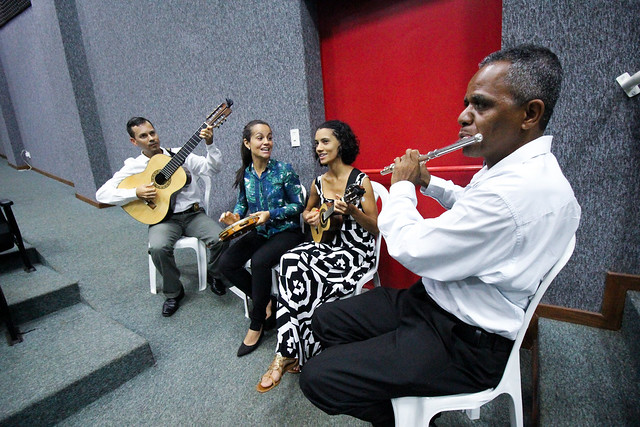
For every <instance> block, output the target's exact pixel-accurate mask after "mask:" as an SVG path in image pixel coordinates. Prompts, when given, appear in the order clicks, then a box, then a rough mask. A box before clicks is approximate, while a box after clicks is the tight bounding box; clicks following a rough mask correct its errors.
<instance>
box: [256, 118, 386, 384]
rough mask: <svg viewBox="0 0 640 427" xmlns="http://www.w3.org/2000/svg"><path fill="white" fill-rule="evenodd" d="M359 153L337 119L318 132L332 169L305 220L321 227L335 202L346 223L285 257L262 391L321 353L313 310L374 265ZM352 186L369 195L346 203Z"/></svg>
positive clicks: (319, 151)
mask: <svg viewBox="0 0 640 427" xmlns="http://www.w3.org/2000/svg"><path fill="white" fill-rule="evenodd" d="M358 152H359V144H358V139H357V138H356V136H355V135H354V134H353V131H352V130H351V128H350V127H349V125H347V124H346V123H344V122H341V121H337V120H332V121H328V122H325V123H323V124H322V125H320V126H319V127H318V129H317V130H316V135H315V154H316V158H317V159H318V161H319V162H320V164H321V165H323V166H327V167H328V168H329V170H328V171H327V172H326V173H324V174H323V175H321V176H319V177H317V178H316V179H315V180H314V182H313V184H312V186H311V191H310V195H309V201H308V203H307V206H306V208H305V210H304V212H303V213H302V216H303V219H304V220H305V222H306V223H307V224H309V225H310V226H311V227H318V226H319V224H320V214H319V210H318V208H319V207H320V206H322V205H323V204H325V203H333V204H334V209H335V210H334V215H333V216H332V217H331V220H332V221H333V220H334V219H335V218H337V217H338V216H340V215H342V219H343V223H342V227H341V228H340V229H339V230H338V232H337V233H336V234H335V236H334V237H333V238H332V239H331V240H329V241H328V242H326V243H316V242H313V241H312V242H308V243H303V244H301V245H298V246H297V247H295V248H294V249H291V250H290V251H288V252H286V253H285V254H284V255H283V256H282V258H280V284H279V296H278V311H277V325H278V344H277V347H276V356H275V358H274V359H273V362H272V363H271V365H270V366H269V369H268V371H267V372H266V373H265V374H264V376H263V377H262V379H261V380H260V382H259V383H258V385H257V386H256V388H257V390H258V391H260V392H266V391H268V390H271V389H272V388H273V387H275V386H276V385H278V383H279V382H280V378H281V377H282V375H283V373H284V372H299V369H300V366H302V365H304V363H305V361H306V360H308V359H309V358H310V357H311V356H313V355H315V354H317V353H318V352H320V350H321V348H320V343H319V342H317V341H316V339H315V337H314V335H313V333H312V331H311V316H312V315H313V312H314V310H315V309H316V308H317V307H318V306H320V305H321V304H324V303H327V302H330V301H334V300H337V299H340V298H343V297H345V296H348V295H351V294H352V293H353V292H354V291H355V288H356V285H357V283H358V281H359V279H360V278H361V277H362V276H364V274H365V273H366V272H367V271H369V269H371V267H372V266H373V264H374V256H375V235H377V234H378V226H377V225H376V221H377V218H378V208H377V206H376V202H375V196H374V194H373V189H372V187H371V182H370V181H369V178H368V177H367V175H366V174H364V173H362V172H360V171H359V170H357V169H355V168H354V167H353V166H351V164H352V163H353V162H354V161H355V159H356V157H357V155H358ZM352 184H355V185H356V186H362V187H363V188H364V195H363V196H361V197H358V198H357V200H355V201H354V202H353V203H346V202H345V201H343V200H342V197H343V196H344V195H345V191H346V189H347V188H348V187H349V186H351V185H352ZM338 219H339V218H338Z"/></svg>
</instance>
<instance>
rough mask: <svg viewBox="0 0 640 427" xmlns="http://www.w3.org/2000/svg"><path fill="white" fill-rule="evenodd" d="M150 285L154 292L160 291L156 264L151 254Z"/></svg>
mask: <svg viewBox="0 0 640 427" xmlns="http://www.w3.org/2000/svg"><path fill="white" fill-rule="evenodd" d="M149 286H150V288H151V293H152V294H157V293H158V287H157V285H156V265H155V264H154V263H153V260H152V259H151V255H149Z"/></svg>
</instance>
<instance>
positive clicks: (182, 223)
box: [96, 117, 225, 317]
mask: <svg viewBox="0 0 640 427" xmlns="http://www.w3.org/2000/svg"><path fill="white" fill-rule="evenodd" d="M127 132H128V133H129V136H130V141H131V144H133V145H135V146H136V147H138V148H140V150H141V151H142V153H141V154H140V155H139V156H138V157H135V158H133V157H132V158H128V159H127V160H125V162H124V166H123V167H122V169H120V170H119V171H118V172H116V173H115V174H114V175H113V178H111V179H110V180H108V181H107V182H106V183H105V184H104V185H103V186H102V187H100V188H99V189H98V191H97V192H96V200H98V201H99V202H101V203H108V204H112V205H118V206H123V205H126V204H128V203H130V202H133V201H136V200H142V201H144V202H145V203H148V204H152V203H153V202H154V199H156V197H157V195H158V188H156V186H154V185H153V183H151V182H148V183H144V184H141V185H138V186H137V187H135V188H119V185H120V183H121V182H122V181H123V180H124V179H125V178H127V177H130V176H132V175H135V174H140V173H142V172H143V171H144V170H145V168H146V167H147V165H148V163H149V160H150V159H151V158H152V157H153V156H155V155H157V154H164V155H168V156H173V155H174V154H175V151H177V150H174V151H171V150H167V149H165V148H162V147H161V146H160V138H159V137H158V134H157V132H156V130H155V128H154V127H153V125H152V124H151V122H150V121H149V120H147V119H145V118H144V117H133V118H131V119H130V120H129V121H128V122H127ZM199 138H202V139H204V140H205V146H206V149H207V156H206V157H203V156H199V155H195V154H193V153H191V154H189V155H188V156H187V157H186V159H185V161H184V164H183V166H182V167H183V168H184V169H185V171H186V173H187V175H190V178H191V179H189V180H187V183H186V184H185V186H184V187H182V188H181V189H180V190H178V191H176V193H175V194H174V196H175V197H174V198H173V199H172V200H173V204H172V205H171V207H170V208H169V210H168V214H167V216H166V217H165V218H164V219H163V220H161V221H160V222H158V223H157V224H152V225H150V226H149V253H150V255H151V258H152V260H153V262H154V264H155V266H156V268H157V269H158V271H159V272H160V274H161V275H162V291H163V293H164V296H165V297H166V300H165V302H164V304H163V307H162V315H163V316H165V317H169V316H171V315H173V314H174V313H175V312H176V311H177V310H178V308H179V304H180V300H181V299H182V298H183V297H184V288H183V287H182V283H181V282H180V272H179V270H178V268H177V266H176V263H175V259H174V256H173V249H174V245H175V243H176V241H177V240H178V239H179V238H180V237H182V236H193V237H197V238H198V239H200V240H202V241H204V243H205V244H206V245H207V247H208V248H209V249H210V251H211V253H210V257H209V264H208V274H207V277H208V280H209V283H210V285H211V290H212V291H213V292H214V293H217V294H219V295H222V294H223V293H224V288H221V289H222V291H220V288H218V286H216V278H219V277H220V274H219V273H218V268H217V262H218V259H219V257H220V254H221V253H222V249H223V246H224V245H225V244H224V243H223V242H220V241H219V239H218V234H219V233H220V231H221V227H220V225H219V224H218V223H217V222H216V221H214V220H213V219H211V218H210V217H208V216H207V215H206V213H205V211H204V208H203V206H205V205H206V204H207V203H208V202H209V201H208V200H203V194H202V191H201V189H200V187H199V186H198V184H197V179H198V178H202V179H211V177H212V176H213V175H214V174H215V173H218V172H219V171H220V167H221V165H222V161H221V159H222V154H221V152H220V150H219V149H218V147H216V145H215V144H214V143H213V127H212V126H204V127H203V128H202V130H200V132H199Z"/></svg>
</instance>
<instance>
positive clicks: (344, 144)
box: [313, 120, 360, 165]
mask: <svg viewBox="0 0 640 427" xmlns="http://www.w3.org/2000/svg"><path fill="white" fill-rule="evenodd" d="M318 129H331V130H332V131H333V134H334V135H335V137H336V139H337V140H338V142H339V143H340V146H339V147H338V156H340V158H341V159H342V162H343V163H344V164H347V165H350V164H351V163H353V162H355V160H356V157H358V153H360V141H359V140H358V137H357V136H356V135H355V134H354V133H353V131H352V130H351V127H350V126H349V125H348V124H346V123H345V122H342V121H340V120H329V121H326V122H324V123H322V124H321V125H320V126H318V127H317V128H316V132H317V131H318ZM315 148H316V147H315V144H314V147H313V153H314V155H315V157H316V160H319V157H318V153H317V152H316V150H315Z"/></svg>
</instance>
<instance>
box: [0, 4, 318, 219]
mask: <svg viewBox="0 0 640 427" xmlns="http://www.w3.org/2000/svg"><path fill="white" fill-rule="evenodd" d="M32 4H33V6H32V7H31V8H29V9H28V10H27V11H26V12H25V13H23V14H21V15H20V16H19V17H18V18H17V19H15V20H13V21H11V22H10V23H9V24H8V25H6V26H5V27H3V28H2V30H0V64H1V65H2V68H0V83H3V84H0V94H3V95H4V92H8V95H9V96H8V97H5V96H3V102H2V103H0V106H1V107H2V112H3V114H2V115H3V119H4V120H3V121H4V123H2V122H0V125H2V126H0V127H1V129H0V142H1V144H0V146H1V147H2V151H0V152H1V153H2V154H4V155H6V156H7V158H8V159H9V161H10V162H11V163H12V164H17V165H21V164H22V160H21V159H20V158H19V153H20V151H21V150H22V149H26V150H29V151H30V153H31V155H32V164H33V166H34V167H36V168H38V169H40V170H43V171H45V172H48V173H51V174H53V175H55V176H58V177H60V178H63V179H66V180H68V181H71V182H73V183H74V184H75V189H76V192H77V193H78V194H79V195H81V196H84V197H87V198H89V199H93V198H94V196H95V191H96V189H97V187H99V186H100V185H101V184H102V183H103V182H104V181H106V180H107V179H108V178H109V177H110V176H111V175H112V174H113V172H114V171H116V170H118V169H119V168H120V167H121V166H122V163H123V160H124V159H126V158H127V157H131V156H136V155H138V154H139V150H137V149H136V148H135V147H134V146H133V145H131V144H130V143H129V138H128V135H127V133H126V130H125V123H126V121H127V120H128V119H129V118H130V117H132V116H135V115H141V116H145V117H147V118H148V119H150V120H151V121H152V122H153V123H154V125H155V127H156V129H157V130H158V132H159V135H160V138H161V141H162V143H163V145H165V146H170V147H175V146H178V147H179V146H182V145H183V144H184V143H185V142H186V141H187V140H188V139H189V137H190V136H191V135H192V134H193V132H195V131H196V129H197V128H198V127H199V125H200V124H201V123H202V122H203V120H204V119H205V117H206V115H207V114H208V113H209V112H211V110H213V108H214V107H215V106H217V105H218V104H219V103H221V102H222V101H224V99H225V97H229V98H231V99H233V101H234V107H233V113H232V114H231V116H230V117H229V119H228V120H227V122H226V123H225V124H224V125H223V126H222V127H221V128H220V129H218V130H216V131H215V132H214V138H215V140H216V142H217V144H218V146H219V147H220V148H221V150H222V152H223V154H224V157H225V161H226V166H225V168H224V170H223V171H222V172H221V173H220V174H219V175H218V176H217V182H216V185H214V189H213V191H212V208H213V212H214V214H215V213H219V212H221V211H222V210H226V209H229V208H231V207H232V206H233V203H234V202H235V195H236V191H235V190H233V189H232V188H231V183H232V182H233V177H234V174H235V170H236V169H237V168H238V167H239V166H240V159H239V151H240V148H239V147H240V143H241V132H242V127H243V126H244V124H245V123H247V122H248V121H250V120H252V119H255V118H261V119H264V120H266V121H267V122H269V123H270V124H271V126H272V128H273V131H274V135H275V139H276V145H275V149H274V157H275V158H277V159H279V160H284V161H287V162H290V163H293V164H294V166H295V168H296V170H297V172H298V173H299V175H300V176H301V179H302V181H303V183H305V184H306V185H308V184H309V182H311V179H312V178H313V176H315V174H316V172H317V168H316V166H315V162H314V159H313V155H312V151H311V133H312V130H311V129H312V127H313V126H315V125H316V124H318V123H320V122H321V121H322V120H323V118H324V99H323V96H322V93H323V92H322V77H321V68H320V55H319V41H318V35H317V29H316V28H315V24H314V20H313V18H312V15H311V13H313V12H314V10H313V8H312V10H311V11H309V8H308V7H307V5H306V4H305V2H304V1H300V0H288V1H278V0H273V1H264V0H259V1H258V0H255V1H249V0H242V1H233V2H228V1H223V0H221V1H211V0H201V1H194V0H191V1H189V2H185V1H161V2H159V1H155V0H138V1H135V2H131V1H119V2H104V1H99V0H83V1H78V2H76V1H75V0H55V1H54V2H51V1H48V0H33V1H32ZM5 98H6V100H5ZM292 128H298V129H300V136H301V142H302V146H301V147H298V148H292V147H291V145H290V141H289V130H290V129H292ZM13 136H16V137H15V138H14V137H13ZM195 152H196V153H199V154H204V152H205V150H204V147H197V148H196V151H195Z"/></svg>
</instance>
